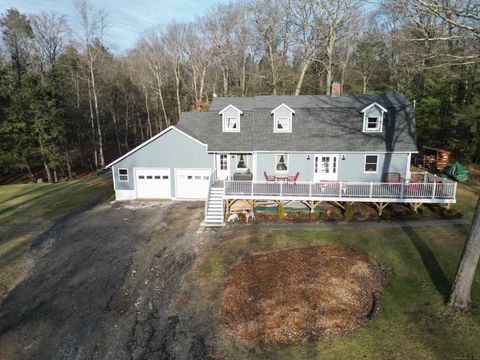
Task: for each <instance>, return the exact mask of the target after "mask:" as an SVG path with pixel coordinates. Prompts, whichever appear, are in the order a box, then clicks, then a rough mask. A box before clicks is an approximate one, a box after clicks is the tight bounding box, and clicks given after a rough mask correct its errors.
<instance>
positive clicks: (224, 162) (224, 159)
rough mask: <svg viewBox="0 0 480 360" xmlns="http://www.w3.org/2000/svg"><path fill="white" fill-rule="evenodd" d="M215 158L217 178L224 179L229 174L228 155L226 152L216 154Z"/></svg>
mask: <svg viewBox="0 0 480 360" xmlns="http://www.w3.org/2000/svg"><path fill="white" fill-rule="evenodd" d="M216 158H217V177H218V180H225V179H226V178H227V176H229V175H230V156H229V155H228V154H217V155H216Z"/></svg>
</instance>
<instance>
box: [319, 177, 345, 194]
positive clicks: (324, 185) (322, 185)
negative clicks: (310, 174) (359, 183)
mask: <svg viewBox="0 0 480 360" xmlns="http://www.w3.org/2000/svg"><path fill="white" fill-rule="evenodd" d="M329 184H338V186H339V188H340V191H341V192H342V194H345V193H346V192H347V185H346V184H345V183H343V182H337V181H329V180H323V181H320V192H321V193H322V194H323V193H325V190H326V189H327V188H328V185H329ZM337 189H338V188H337ZM337 189H336V190H335V192H337V191H338V190H337Z"/></svg>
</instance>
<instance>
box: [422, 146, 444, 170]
mask: <svg viewBox="0 0 480 360" xmlns="http://www.w3.org/2000/svg"><path fill="white" fill-rule="evenodd" d="M450 154H451V151H448V150H445V149H440V148H433V147H429V146H423V147H422V153H421V154H420V157H421V161H422V167H423V168H425V169H432V170H434V169H435V170H437V171H443V169H444V168H445V166H447V165H448V162H449V161H450Z"/></svg>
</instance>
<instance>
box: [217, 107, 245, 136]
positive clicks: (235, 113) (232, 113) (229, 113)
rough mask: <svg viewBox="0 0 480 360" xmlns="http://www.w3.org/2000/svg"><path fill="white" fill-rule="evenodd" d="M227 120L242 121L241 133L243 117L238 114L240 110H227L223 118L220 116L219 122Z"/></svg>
mask: <svg viewBox="0 0 480 360" xmlns="http://www.w3.org/2000/svg"><path fill="white" fill-rule="evenodd" d="M227 118H237V119H240V131H241V130H242V117H241V116H240V114H239V113H238V110H236V109H234V108H229V109H227V110H225V112H224V113H223V116H218V121H223V120H224V119H225V120H226V119H227Z"/></svg>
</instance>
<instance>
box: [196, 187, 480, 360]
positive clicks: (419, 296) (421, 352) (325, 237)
mask: <svg viewBox="0 0 480 360" xmlns="http://www.w3.org/2000/svg"><path fill="white" fill-rule="evenodd" d="M459 189H460V190H459V199H460V201H459V203H458V204H457V205H455V208H456V209H458V210H461V211H463V212H464V213H465V215H466V217H470V216H471V214H472V213H473V208H474V206H475V201H476V196H478V192H477V189H471V188H469V187H468V186H464V185H462V186H460V187H459ZM467 232H468V227H467V226H445V227H443V226H442V227H436V228H406V229H375V230H372V229H370V230H340V229H339V230H316V231H310V230H309V231H292V230H290V231H258V232H249V231H248V230H246V229H245V228H244V230H243V231H234V230H232V231H230V230H228V229H227V230H225V231H222V232H220V233H218V234H217V236H218V239H217V240H218V244H217V245H216V246H215V248H214V249H213V250H212V251H211V252H210V253H209V255H208V256H207V257H206V259H205V260H204V261H203V262H202V263H201V264H200V265H199V266H198V268H197V270H196V272H195V274H194V275H193V276H194V278H195V279H196V283H197V284H198V287H199V291H200V295H199V296H200V298H201V299H202V300H200V301H201V302H203V303H204V305H203V306H204V307H205V311H211V312H212V313H216V309H217V308H218V305H219V301H220V294H221V291H222V289H223V283H224V280H225V278H226V276H227V275H228V271H229V270H230V269H231V268H232V267H233V265H234V264H235V263H236V262H237V261H238V260H239V258H240V257H241V256H242V255H245V254H252V253H261V252H266V251H272V250H278V249H288V248H298V247H306V246H314V245H322V244H337V245H343V246H348V247H352V248H355V249H358V250H360V251H362V252H364V253H366V254H368V255H369V256H371V257H372V258H375V259H376V260H378V261H380V262H382V263H385V264H386V265H387V266H388V267H389V268H390V269H391V275H390V280H389V284H388V286H387V288H386V290H385V292H384V294H383V297H382V299H381V308H382V310H381V312H380V313H379V314H378V316H377V317H376V318H375V320H374V321H372V322H371V323H369V324H368V325H367V326H365V327H363V328H361V329H360V330H359V331H357V332H355V333H353V334H349V335H345V336H343V337H340V338H338V339H330V340H324V341H318V342H314V343H307V344H302V345H290V346H281V347H263V346H260V345H256V346H252V345H246V344H243V345H242V344H240V343H239V342H237V341H235V340H234V339H230V338H228V337H222V340H220V341H219V343H218V346H217V348H218V349H219V350H218V351H219V354H218V355H219V356H220V357H222V358H229V359H238V358H241V359H463V358H468V359H480V307H479V305H480V271H478V272H477V275H476V278H475V283H474V285H473V291H472V297H473V300H474V301H475V303H476V304H477V305H476V306H475V307H473V309H472V310H471V311H470V312H468V313H462V312H459V311H456V310H453V309H451V308H448V307H446V306H445V305H444V301H445V299H446V297H447V296H448V293H449V290H450V287H451V284H452V281H453V278H454V275H455V270H456V266H457V263H458V260H459V257H460V254H461V251H462V247H463V243H464V240H465V237H466V235H467ZM207 304H212V305H207ZM199 306H200V305H199Z"/></svg>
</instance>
